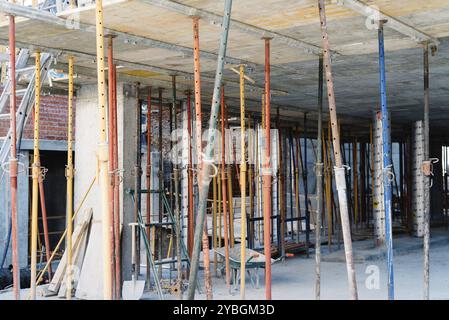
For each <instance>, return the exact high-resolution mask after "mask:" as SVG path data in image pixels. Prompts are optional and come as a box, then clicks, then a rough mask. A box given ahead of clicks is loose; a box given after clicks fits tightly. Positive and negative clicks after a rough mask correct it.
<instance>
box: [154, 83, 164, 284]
mask: <svg viewBox="0 0 449 320" xmlns="http://www.w3.org/2000/svg"><path fill="white" fill-rule="evenodd" d="M162 90H163V89H162V88H159V89H158V97H159V119H158V122H159V137H158V140H159V170H158V179H159V192H164V172H163V169H164V167H163V156H162V150H163V148H162ZM158 197H159V222H162V218H163V214H162V210H163V208H164V207H163V204H162V195H161V194H159V195H158ZM155 230H156V229H155ZM158 260H162V228H159V248H158ZM158 276H159V279H161V278H162V265H161V266H159V269H158Z"/></svg>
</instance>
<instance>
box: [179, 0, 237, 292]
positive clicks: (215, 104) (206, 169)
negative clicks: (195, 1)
mask: <svg viewBox="0 0 449 320" xmlns="http://www.w3.org/2000/svg"><path fill="white" fill-rule="evenodd" d="M231 7H232V0H226V2H225V9H224V18H223V23H222V26H221V33H220V34H221V35H220V47H219V51H218V60H217V69H216V73H215V84H214V91H213V97H212V106H211V113H210V120H209V136H208V139H207V141H208V143H207V146H206V152H205V154H204V156H205V159H206V161H204V162H203V165H202V167H201V173H200V178H201V181H200V182H199V201H198V213H197V221H196V225H195V236H194V247H193V252H192V263H191V268H190V276H189V288H188V292H187V299H189V300H193V299H194V297H195V287H196V280H197V276H198V267H199V258H200V251H201V238H202V233H203V229H204V220H205V216H206V207H207V195H208V191H209V183H210V180H211V169H212V168H211V165H210V163H209V162H208V161H209V159H212V156H213V151H214V147H215V139H216V130H215V129H216V127H217V118H218V111H219V107H220V87H221V82H222V77H223V69H224V57H225V56H226V47H227V41H228V33H229V22H230V17H231Z"/></svg>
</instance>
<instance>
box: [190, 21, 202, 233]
mask: <svg viewBox="0 0 449 320" xmlns="http://www.w3.org/2000/svg"><path fill="white" fill-rule="evenodd" d="M193 70H194V81H195V115H196V118H195V127H196V130H195V134H196V149H197V165H198V166H199V165H200V164H201V151H202V137H201V135H202V127H201V126H202V119H201V65H200V32H199V17H193ZM200 170H201V169H200ZM192 231H193V230H192Z"/></svg>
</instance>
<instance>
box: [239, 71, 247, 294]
mask: <svg viewBox="0 0 449 320" xmlns="http://www.w3.org/2000/svg"><path fill="white" fill-rule="evenodd" d="M239 71H240V143H241V164H240V191H241V201H240V202H241V211H240V219H241V226H240V299H241V300H245V277H246V140H245V135H246V133H245V66H244V65H242V64H241V65H240V70H239Z"/></svg>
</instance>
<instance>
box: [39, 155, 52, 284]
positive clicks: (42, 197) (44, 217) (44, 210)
mask: <svg viewBox="0 0 449 320" xmlns="http://www.w3.org/2000/svg"><path fill="white" fill-rule="evenodd" d="M39 162H40V159H39ZM39 199H40V204H41V213H42V228H43V229H44V243H45V258H46V259H47V261H48V259H50V255H51V252H50V238H49V233H48V223H47V207H46V206H45V190H44V180H43V177H42V175H41V176H39ZM51 277H52V270H51V265H50V266H49V268H48V281H51Z"/></svg>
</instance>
